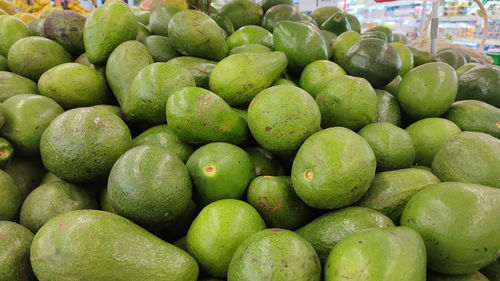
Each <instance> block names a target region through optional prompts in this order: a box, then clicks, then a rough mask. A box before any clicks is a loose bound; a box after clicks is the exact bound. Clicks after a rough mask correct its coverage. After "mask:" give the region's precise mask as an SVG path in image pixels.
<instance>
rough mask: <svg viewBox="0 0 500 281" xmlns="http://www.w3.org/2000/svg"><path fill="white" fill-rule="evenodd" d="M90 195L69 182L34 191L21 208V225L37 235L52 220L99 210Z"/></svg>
mask: <svg viewBox="0 0 500 281" xmlns="http://www.w3.org/2000/svg"><path fill="white" fill-rule="evenodd" d="M97 208H98V205H97V201H96V200H95V199H94V198H92V197H91V195H90V193H89V192H88V191H87V190H85V189H82V188H80V187H77V186H75V185H72V184H70V183H67V182H62V181H60V182H49V183H45V184H43V185H41V186H39V187H37V188H35V190H33V191H32V192H31V193H30V194H29V195H28V197H26V199H25V200H24V202H23V205H22V206H21V214H20V216H19V221H20V223H21V224H22V225H23V226H25V227H26V228H28V229H29V230H31V231H32V232H33V233H36V232H37V231H38V230H39V229H40V227H42V226H43V225H44V224H45V223H46V222H48V221H49V220H50V219H51V218H53V217H55V216H57V215H59V214H64V213H67V212H69V211H74V210H83V209H97Z"/></svg>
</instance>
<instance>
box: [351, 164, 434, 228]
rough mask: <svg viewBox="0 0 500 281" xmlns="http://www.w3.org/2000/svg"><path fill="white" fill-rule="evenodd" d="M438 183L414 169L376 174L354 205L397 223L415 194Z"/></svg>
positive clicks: (428, 175) (421, 171)
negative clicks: (369, 209)
mask: <svg viewBox="0 0 500 281" xmlns="http://www.w3.org/2000/svg"><path fill="white" fill-rule="evenodd" d="M440 182H441V181H440V180H439V179H438V178H437V177H436V176H435V175H434V174H432V173H431V172H430V171H426V170H422V169H416V168H408V169H401V170H394V171H388V172H381V173H377V174H375V178H374V179H373V182H372V184H371V186H370V188H369V189H368V191H367V192H366V193H365V195H364V196H363V197H362V198H361V200H359V201H358V202H357V203H356V204H357V205H359V206H362V207H366V208H372V209H375V210H378V211H380V212H381V213H383V214H385V215H386V216H388V217H389V218H391V219H392V220H393V221H395V222H399V218H400V217H401V213H402V212H403V209H404V208H405V206H406V204H407V203H408V201H409V200H410V199H411V198H412V197H413V196H414V195H415V194H417V193H418V192H419V191H420V190H423V189H424V188H426V187H427V186H428V185H430V184H436V183H440Z"/></svg>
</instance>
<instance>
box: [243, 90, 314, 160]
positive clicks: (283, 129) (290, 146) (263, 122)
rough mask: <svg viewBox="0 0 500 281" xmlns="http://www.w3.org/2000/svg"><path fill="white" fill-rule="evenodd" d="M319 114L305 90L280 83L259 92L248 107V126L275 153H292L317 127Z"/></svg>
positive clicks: (261, 144)
mask: <svg viewBox="0 0 500 281" xmlns="http://www.w3.org/2000/svg"><path fill="white" fill-rule="evenodd" d="M320 123H321V114H320V111H319V108H318V106H317V105H316V103H315V102H314V99H313V98H312V97H311V96H310V95H309V94H308V93H307V92H306V91H304V90H302V89H300V88H298V87H295V86H291V85H281V86H274V87H271V88H268V89H266V90H264V91H262V92H260V93H259V94H258V95H257V96H255V98H254V99H253V100H252V102H251V103H250V106H249V107H248V126H249V128H250V131H251V132H252V135H253V137H254V138H255V140H256V141H257V143H258V144H259V145H260V146H261V147H263V148H265V149H267V150H269V151H272V152H274V153H278V154H285V155H286V154H293V153H294V152H295V151H296V150H297V149H299V147H300V145H301V144H302V143H303V142H304V141H305V140H306V139H307V138H308V137H309V136H310V135H312V134H313V133H315V132H317V131H318V130H320Z"/></svg>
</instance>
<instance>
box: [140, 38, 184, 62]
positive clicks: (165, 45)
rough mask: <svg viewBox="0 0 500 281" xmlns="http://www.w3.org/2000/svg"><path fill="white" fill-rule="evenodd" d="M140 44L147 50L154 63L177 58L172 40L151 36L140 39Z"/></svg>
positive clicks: (177, 54)
mask: <svg viewBox="0 0 500 281" xmlns="http://www.w3.org/2000/svg"><path fill="white" fill-rule="evenodd" d="M142 43H143V44H144V45H145V46H146V48H148V51H149V53H151V56H152V57H153V60H154V61H155V62H167V61H169V60H171V59H173V58H175V57H177V56H179V53H177V50H176V49H175V46H174V43H173V41H172V39H170V38H167V37H164V36H159V35H151V36H147V37H145V38H144V39H142Z"/></svg>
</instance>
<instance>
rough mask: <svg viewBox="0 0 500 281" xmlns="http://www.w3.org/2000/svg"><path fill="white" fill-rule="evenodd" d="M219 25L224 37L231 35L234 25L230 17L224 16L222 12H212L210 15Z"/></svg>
mask: <svg viewBox="0 0 500 281" xmlns="http://www.w3.org/2000/svg"><path fill="white" fill-rule="evenodd" d="M210 17H211V18H212V19H213V20H214V21H215V22H216V23H217V24H218V25H219V26H220V28H222V29H223V30H224V32H225V33H226V36H225V38H226V39H227V37H228V36H231V34H233V33H234V31H235V30H234V26H233V22H232V21H231V19H229V18H228V17H226V16H225V15H224V14H214V15H211V16H210Z"/></svg>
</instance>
